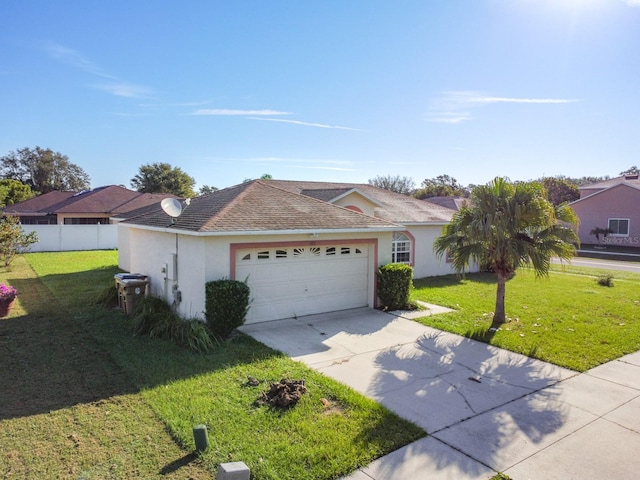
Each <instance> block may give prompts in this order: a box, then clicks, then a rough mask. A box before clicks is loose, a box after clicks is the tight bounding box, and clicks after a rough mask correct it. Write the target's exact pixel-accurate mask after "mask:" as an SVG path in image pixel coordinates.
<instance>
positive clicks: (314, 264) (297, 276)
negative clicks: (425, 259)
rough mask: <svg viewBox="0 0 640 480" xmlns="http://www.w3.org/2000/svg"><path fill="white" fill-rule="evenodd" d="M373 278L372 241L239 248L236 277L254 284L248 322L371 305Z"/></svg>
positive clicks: (250, 284) (250, 285)
mask: <svg viewBox="0 0 640 480" xmlns="http://www.w3.org/2000/svg"><path fill="white" fill-rule="evenodd" d="M368 278H369V245H366V244H364V245H351V244H345V245H331V246H298V247H274V248H251V249H239V250H237V251H236V279H237V280H245V279H247V283H248V284H249V287H250V288H251V298H252V303H251V308H250V310H249V314H248V315H247V320H246V323H255V322H264V321H267V320H275V319H278V318H289V317H300V316H303V315H311V314H314V313H323V312H332V311H336V310H346V309H348V308H358V307H364V306H367V304H368V301H367V300H368V298H367V297H368V291H369V288H368V286H369V285H368Z"/></svg>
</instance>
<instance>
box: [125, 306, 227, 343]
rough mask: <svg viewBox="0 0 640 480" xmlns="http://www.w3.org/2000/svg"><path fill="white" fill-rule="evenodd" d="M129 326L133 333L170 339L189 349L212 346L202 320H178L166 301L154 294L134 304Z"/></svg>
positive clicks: (207, 330)
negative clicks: (131, 320) (134, 307)
mask: <svg viewBox="0 0 640 480" xmlns="http://www.w3.org/2000/svg"><path fill="white" fill-rule="evenodd" d="M132 329H133V333H134V335H138V336H142V335H148V336H149V337H151V338H162V339H165V340H170V341H172V342H174V343H176V344H177V345H179V346H180V347H183V348H187V349H189V350H191V351H192V352H201V353H206V352H210V351H212V350H213V349H214V348H215V343H214V341H213V339H212V338H211V335H210V334H209V329H208V328H207V327H206V326H205V324H204V323H203V322H201V321H200V320H198V319H190V320H185V319H182V318H181V317H179V316H178V315H177V314H175V313H174V312H173V311H171V307H170V306H169V304H167V302H165V301H164V300H163V299H161V298H157V297H145V298H143V299H142V300H141V301H140V302H139V303H138V305H136V311H135V313H134V317H133V325H132Z"/></svg>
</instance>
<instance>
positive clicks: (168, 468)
mask: <svg viewBox="0 0 640 480" xmlns="http://www.w3.org/2000/svg"><path fill="white" fill-rule="evenodd" d="M197 459H198V454H197V453H195V452H191V453H187V454H186V455H184V456H182V457H180V458H179V459H177V460H174V461H173V462H171V463H169V464H167V465H165V466H164V467H162V469H161V470H160V475H170V474H172V473H175V472H177V471H178V470H180V469H181V468H183V467H186V466H187V465H189V464H190V463H191V462H194V461H196V460H197Z"/></svg>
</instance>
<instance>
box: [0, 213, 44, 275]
mask: <svg viewBox="0 0 640 480" xmlns="http://www.w3.org/2000/svg"><path fill="white" fill-rule="evenodd" d="M37 241H38V235H37V234H36V232H30V233H24V231H23V230H22V227H21V226H20V220H19V219H18V217H14V216H12V215H8V216H5V217H2V218H1V219H0V262H2V264H3V265H4V266H5V267H10V266H11V262H12V261H13V259H14V257H15V256H16V255H19V254H21V253H23V252H25V251H27V250H28V249H29V246H30V245H31V244H33V243H36V242H37Z"/></svg>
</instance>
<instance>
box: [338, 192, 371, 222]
mask: <svg viewBox="0 0 640 480" xmlns="http://www.w3.org/2000/svg"><path fill="white" fill-rule="evenodd" d="M333 203H334V205H339V206H341V207H345V208H346V207H352V206H353V207H357V208H359V209H360V211H362V213H364V214H365V215H369V216H370V217H373V216H374V215H375V207H376V205H375V204H374V203H373V202H371V201H370V200H369V199H367V198H366V197H363V196H362V195H360V194H359V193H357V192H353V193H351V194H349V195H346V196H344V197H342V198H340V199H338V200H337V201H335V202H333Z"/></svg>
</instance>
